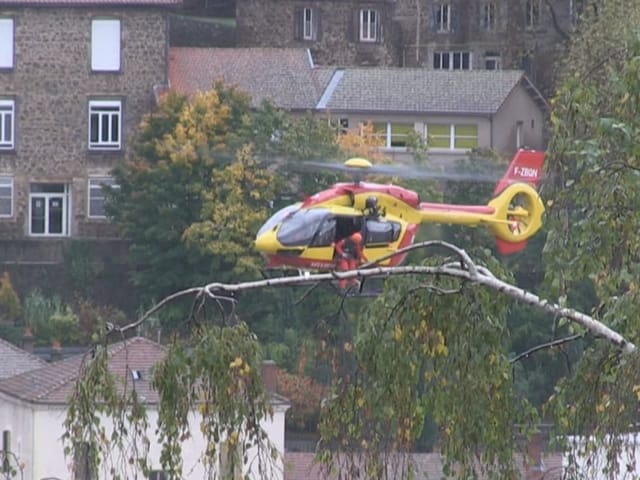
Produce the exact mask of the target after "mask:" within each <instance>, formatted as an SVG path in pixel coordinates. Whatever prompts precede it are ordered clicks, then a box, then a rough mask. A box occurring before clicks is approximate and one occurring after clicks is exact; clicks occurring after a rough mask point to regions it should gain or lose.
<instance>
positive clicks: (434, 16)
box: [429, 5, 438, 32]
mask: <svg viewBox="0 0 640 480" xmlns="http://www.w3.org/2000/svg"><path fill="white" fill-rule="evenodd" d="M429 30H431V31H433V32H435V31H437V30H438V7H437V6H436V5H432V6H431V20H430V21H429Z"/></svg>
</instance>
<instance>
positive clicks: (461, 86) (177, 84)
mask: <svg viewBox="0 0 640 480" xmlns="http://www.w3.org/2000/svg"><path fill="white" fill-rule="evenodd" d="M216 79H223V80H224V82H225V83H229V84H235V85H238V86H239V87H240V89H242V90H244V91H245V92H247V93H248V94H249V95H251V97H252V100H253V105H254V106H258V105H260V103H261V102H262V100H263V99H265V98H270V99H271V100H272V101H273V103H274V104H275V105H276V106H278V107H280V108H285V109H290V110H320V111H324V110H326V111H335V112H385V113H393V112H397V113H401V114H407V113H448V114H456V113H460V114H479V115H490V114H494V113H496V112H497V111H498V109H499V108H500V106H501V105H502V104H503V102H504V101H505V100H506V99H507V97H508V96H509V94H510V93H511V92H512V91H513V90H514V89H515V88H516V87H517V86H518V85H521V86H522V87H523V88H525V89H526V90H527V91H528V92H529V94H530V95H531V96H532V97H533V98H534V100H535V101H536V102H537V103H538V104H539V105H540V106H541V108H547V107H548V105H547V104H546V101H545V100H544V98H543V97H542V96H541V95H540V92H538V90H537V89H536V88H535V87H534V86H533V84H531V82H530V81H529V80H528V79H527V77H526V76H525V75H524V73H523V72H522V71H519V70H498V71H496V70H491V71H489V70H474V71H456V72H449V71H438V70H428V69H425V68H401V67H346V68H338V67H330V66H323V67H316V66H314V65H313V60H312V59H311V56H310V54H309V52H308V51H307V50H306V49H296V48H171V49H170V51H169V83H170V87H171V89H173V90H175V91H178V92H180V93H184V94H192V93H195V92H197V91H204V90H207V89H209V88H211V86H212V84H213V82H214V80H216Z"/></svg>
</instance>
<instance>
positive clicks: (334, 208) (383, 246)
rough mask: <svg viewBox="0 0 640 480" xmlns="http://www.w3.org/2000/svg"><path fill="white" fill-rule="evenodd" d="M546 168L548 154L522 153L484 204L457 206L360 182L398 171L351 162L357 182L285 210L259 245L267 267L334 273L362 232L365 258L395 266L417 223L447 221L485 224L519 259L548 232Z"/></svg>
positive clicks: (361, 161) (264, 230) (502, 249)
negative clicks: (345, 245)
mask: <svg viewBox="0 0 640 480" xmlns="http://www.w3.org/2000/svg"><path fill="white" fill-rule="evenodd" d="M543 163H544V152H541V151H535V150H524V149H521V150H519V151H518V152H517V153H516V154H515V156H514V157H513V159H512V160H511V163H510V164H509V166H508V168H507V170H506V172H505V173H504V175H503V176H502V178H501V179H500V180H499V181H498V182H497V184H496V187H495V190H494V192H493V198H492V199H491V200H490V201H489V202H488V203H487V204H486V205H453V204H444V203H428V202H422V201H421V200H420V198H419V195H418V194H417V193H416V192H414V191H411V190H408V189H406V188H402V187H400V186H397V185H391V184H388V185H385V184H379V183H367V182H362V181H360V180H361V178H362V176H363V175H365V174H368V173H389V174H393V171H392V170H391V169H388V168H387V169H385V168H384V167H385V166H383V165H375V166H372V164H371V163H370V162H369V161H367V160H365V159H362V158H352V159H350V160H347V161H346V162H345V164H344V166H340V167H341V168H340V169H341V170H347V171H351V172H355V173H356V175H357V178H356V179H355V180H354V181H353V182H351V183H338V184H336V185H334V186H333V187H331V188H329V189H327V190H324V191H321V192H318V193H316V194H315V195H313V196H311V197H309V198H307V199H306V200H304V201H303V202H298V203H295V204H293V205H289V206H287V207H285V208H283V209H281V210H279V211H278V212H277V213H275V214H274V215H273V216H272V217H271V218H269V220H267V222H266V223H265V224H264V225H263V226H262V227H261V228H260V230H259V231H258V234H257V236H256V240H255V245H256V248H257V250H258V251H260V252H262V253H263V254H264V255H265V256H266V258H267V268H278V267H281V268H291V269H298V270H313V271H328V270H333V269H335V266H336V261H335V243H336V242H338V241H339V240H340V239H342V238H345V237H348V236H349V235H351V234H352V233H354V232H356V231H358V232H361V233H362V238H363V243H364V245H363V247H364V254H365V257H366V258H367V260H369V261H373V262H375V261H376V260H377V259H383V260H381V261H380V262H379V265H384V266H396V265H399V264H400V263H402V261H403V260H404V258H405V256H406V255H401V254H399V255H395V256H394V255H392V254H393V253H394V252H396V251H398V250H399V249H402V248H404V247H407V246H409V245H411V244H412V243H413V242H414V239H415V236H416V232H417V230H418V226H419V224H421V223H441V224H458V225H468V226H471V227H475V226H480V225H485V226H487V227H488V228H489V229H490V231H491V232H492V233H493V234H494V235H495V237H496V240H497V249H498V252H499V253H501V254H505V255H506V254H511V253H515V252H518V251H520V250H522V249H523V248H524V247H525V245H526V243H527V239H529V238H530V237H531V236H533V235H534V234H535V233H536V232H537V231H538V230H539V229H540V228H541V227H542V215H543V213H544V205H543V203H542V200H541V199H540V196H539V195H538V192H537V186H538V183H539V181H540V178H541V176H542V165H543ZM325 166H326V164H325ZM374 167H375V168H374ZM396 172H397V170H396ZM442 178H443V179H451V175H450V174H447V175H443V176H442Z"/></svg>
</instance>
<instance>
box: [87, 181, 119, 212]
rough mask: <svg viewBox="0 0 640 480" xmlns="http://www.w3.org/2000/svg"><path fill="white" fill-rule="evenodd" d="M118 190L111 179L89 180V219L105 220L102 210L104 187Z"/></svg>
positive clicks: (103, 210)
mask: <svg viewBox="0 0 640 480" xmlns="http://www.w3.org/2000/svg"><path fill="white" fill-rule="evenodd" d="M105 186H109V187H112V188H118V185H117V184H116V183H115V180H114V179H113V178H111V177H96V178H90V179H89V195H88V197H89V208H88V212H89V217H92V218H106V216H107V215H106V213H105V209H104V201H105V198H104V187H105Z"/></svg>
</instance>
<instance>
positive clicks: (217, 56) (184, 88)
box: [169, 47, 321, 110]
mask: <svg viewBox="0 0 640 480" xmlns="http://www.w3.org/2000/svg"><path fill="white" fill-rule="evenodd" d="M221 79H222V80H223V81H224V82H225V83H226V84H230V85H237V86H238V87H239V88H240V89H241V90H243V91H245V92H246V93H248V94H249V95H251V98H252V102H253V105H254V106H259V105H260V104H261V103H262V101H263V100H264V99H271V100H272V102H273V103H274V104H275V105H276V106H278V107H281V108H285V109H290V110H307V109H312V108H314V106H315V104H316V103H317V101H318V98H319V97H320V93H321V92H320V89H319V87H318V85H317V82H316V79H315V77H314V75H313V69H312V63H311V57H310V55H309V52H308V50H306V49H297V48H289V49H284V48H186V47H185V48H181V47H175V48H171V49H169V85H170V88H171V89H172V90H175V91H177V92H179V93H183V94H187V95H189V94H193V93H195V92H198V91H205V90H208V89H210V88H211V86H212V85H213V83H214V81H216V80H221Z"/></svg>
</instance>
